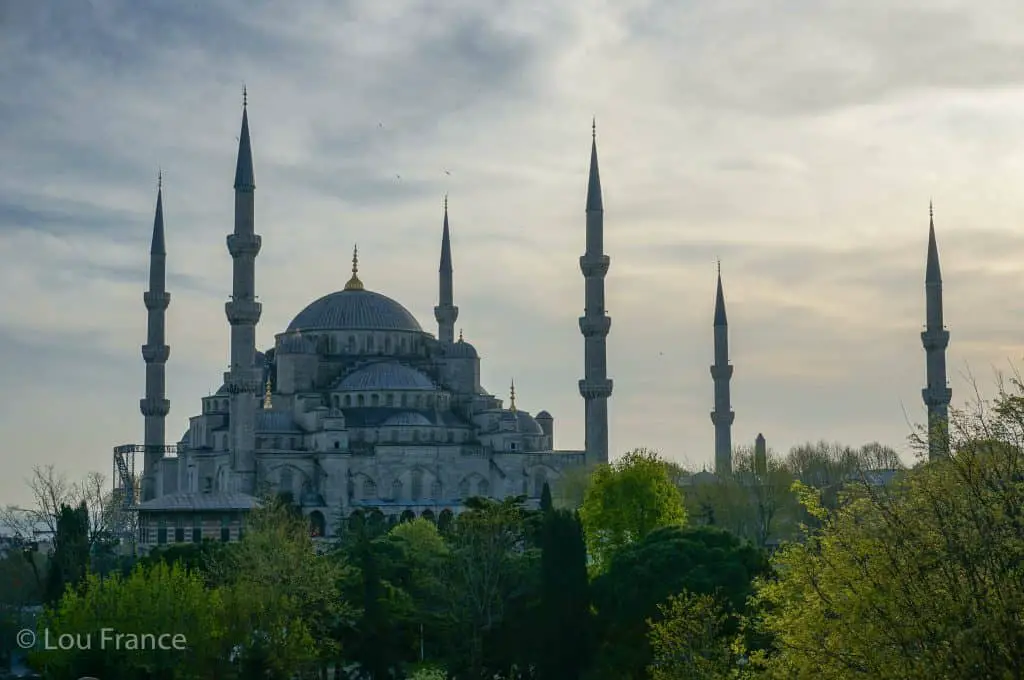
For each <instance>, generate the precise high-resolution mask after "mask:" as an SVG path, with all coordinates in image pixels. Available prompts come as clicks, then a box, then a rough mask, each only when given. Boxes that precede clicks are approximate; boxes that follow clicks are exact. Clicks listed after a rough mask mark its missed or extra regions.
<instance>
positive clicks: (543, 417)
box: [533, 411, 554, 420]
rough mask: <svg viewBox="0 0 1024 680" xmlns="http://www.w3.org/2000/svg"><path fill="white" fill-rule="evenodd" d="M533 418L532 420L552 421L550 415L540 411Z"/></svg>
mask: <svg viewBox="0 0 1024 680" xmlns="http://www.w3.org/2000/svg"><path fill="white" fill-rule="evenodd" d="M533 418H534V420H554V418H552V417H551V414H550V413H548V412H547V411H541V412H540V413H538V414H537V415H535V416H534V417H533Z"/></svg>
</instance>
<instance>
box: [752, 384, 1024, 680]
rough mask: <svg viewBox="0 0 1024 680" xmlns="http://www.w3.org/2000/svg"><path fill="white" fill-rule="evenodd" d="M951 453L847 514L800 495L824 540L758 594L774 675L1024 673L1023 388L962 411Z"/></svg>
mask: <svg viewBox="0 0 1024 680" xmlns="http://www.w3.org/2000/svg"><path fill="white" fill-rule="evenodd" d="M950 438H951V450H952V451H953V452H954V454H953V456H952V457H951V458H948V459H939V460H936V461H932V462H922V463H921V464H920V465H918V466H917V467H916V468H914V469H913V470H910V471H907V472H905V473H903V476H902V478H899V479H897V481H896V482H895V483H894V484H893V485H892V486H891V487H890V488H878V487H872V486H869V485H867V484H851V485H850V486H849V487H848V490H847V492H846V493H847V497H846V498H845V499H844V502H843V503H841V504H839V506H838V507H836V508H835V509H828V508H825V507H823V506H822V505H821V503H820V501H819V498H818V494H817V493H815V492H814V491H813V490H811V489H808V488H806V487H804V488H801V489H800V493H801V498H802V500H803V502H804V503H805V505H806V507H807V508H808V512H809V513H811V514H812V515H813V516H815V517H817V518H818V519H819V521H820V524H821V527H822V528H821V529H820V531H817V532H814V533H811V534H810V535H808V536H807V540H806V543H804V544H793V545H790V546H787V547H786V548H785V549H784V550H783V551H781V552H780V553H779V554H778V555H777V556H776V563H777V572H778V578H777V579H776V580H772V581H768V580H766V581H764V582H763V583H761V584H760V586H759V588H758V601H759V604H760V606H761V609H762V614H761V616H760V621H761V626H762V627H763V629H764V630H765V631H766V632H767V633H769V634H771V635H774V636H775V638H776V652H775V653H774V654H772V655H767V656H761V657H759V658H758V662H759V663H760V664H761V665H764V666H766V667H767V669H768V670H769V671H770V672H772V673H773V674H774V676H775V677H780V678H781V677H786V678H812V677H813V678H820V679H822V680H831V679H834V678H835V679H838V678H853V677H858V678H859V677H871V678H878V679H879V680H887V679H890V678H892V679H896V678H924V677H936V678H944V677H979V678H980V677H986V678H1011V677H1021V676H1022V675H1024V658H1022V657H1021V655H1020V653H1019V650H1020V649H1021V648H1022V646H1024V622H1022V620H1021V618H1020V616H1019V612H1020V611H1022V609H1024V568H1022V567H1021V565H1022V563H1024V541H1022V540H1021V537H1022V536H1024V454H1022V451H1024V389H1022V387H1021V384H1020V383H1019V382H1015V383H1014V384H1013V388H1012V389H1011V390H1006V389H1005V388H1003V387H1002V386H1001V388H1000V393H999V396H998V398H997V399H996V400H995V402H994V403H993V404H991V405H990V404H985V403H981V402H979V404H978V405H977V406H976V408H975V409H974V410H973V412H971V413H965V412H958V411H954V412H952V413H951V422H950Z"/></svg>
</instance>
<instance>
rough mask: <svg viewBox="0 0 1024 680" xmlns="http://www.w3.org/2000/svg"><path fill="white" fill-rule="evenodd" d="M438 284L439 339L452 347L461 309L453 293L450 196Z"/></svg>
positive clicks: (445, 211)
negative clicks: (455, 301)
mask: <svg viewBox="0 0 1024 680" xmlns="http://www.w3.org/2000/svg"><path fill="white" fill-rule="evenodd" d="M438 283H439V285H438V291H439V292H438V301H437V307H434V318H435V319H437V339H438V340H440V341H441V342H443V343H445V344H446V345H450V344H452V343H453V342H454V341H455V320H456V319H458V318H459V308H458V307H456V306H455V304H454V301H453V300H454V294H453V292H452V289H453V283H452V241H451V235H450V234H449V233H448V194H445V195H444V230H443V231H442V232H441V267H440V269H439V282H438Z"/></svg>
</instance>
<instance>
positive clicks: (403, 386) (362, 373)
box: [338, 361, 436, 391]
mask: <svg viewBox="0 0 1024 680" xmlns="http://www.w3.org/2000/svg"><path fill="white" fill-rule="evenodd" d="M338 389H339V390H343V391H354V390H376V389H384V390H433V389H436V388H435V386H434V383H433V382H431V380H430V378H428V377H427V376H425V375H423V374H422V373H420V372H419V371H417V370H415V369H413V368H409V367H408V366H403V365H402V364H393V363H388V362H383V361H382V362H378V363H375V364H370V365H369V366H364V367H363V368H360V369H358V370H357V371H354V372H353V373H349V374H348V375H347V376H345V377H344V378H343V379H342V381H341V382H340V383H338Z"/></svg>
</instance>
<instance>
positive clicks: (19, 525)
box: [0, 465, 114, 549]
mask: <svg viewBox="0 0 1024 680" xmlns="http://www.w3.org/2000/svg"><path fill="white" fill-rule="evenodd" d="M26 483H27V485H28V487H29V489H30V490H31V491H32V496H33V501H34V502H33V504H32V507H29V508H18V507H15V506H11V505H9V506H7V507H5V508H3V509H0V522H2V523H3V524H4V525H6V526H8V527H9V528H10V529H11V531H12V533H13V534H14V535H15V536H18V537H20V538H22V539H24V540H26V541H32V540H35V539H36V537H37V536H38V535H39V534H40V533H43V534H49V535H50V536H54V535H55V534H56V533H57V520H58V518H59V517H60V512H61V508H62V507H63V506H65V505H66V506H68V507H71V508H76V507H78V506H80V505H81V504H82V503H84V504H85V507H86V510H87V511H88V513H89V527H88V540H89V547H90V549H91V548H92V546H93V545H94V544H96V543H97V542H99V541H103V540H106V539H108V538H109V537H110V530H111V521H112V519H113V516H114V512H113V510H114V508H113V507H112V503H113V500H112V495H111V493H110V492H108V491H107V490H106V485H107V482H106V478H105V477H104V476H103V475H102V474H100V473H99V472H90V473H88V474H87V475H86V476H85V477H84V478H83V479H82V480H80V481H78V482H74V483H72V482H71V481H69V480H68V478H67V476H66V475H64V474H62V473H59V472H57V470H56V468H55V467H54V466H53V465H42V466H38V465H37V466H36V467H34V468H32V477H31V478H29V479H28V480H26Z"/></svg>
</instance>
